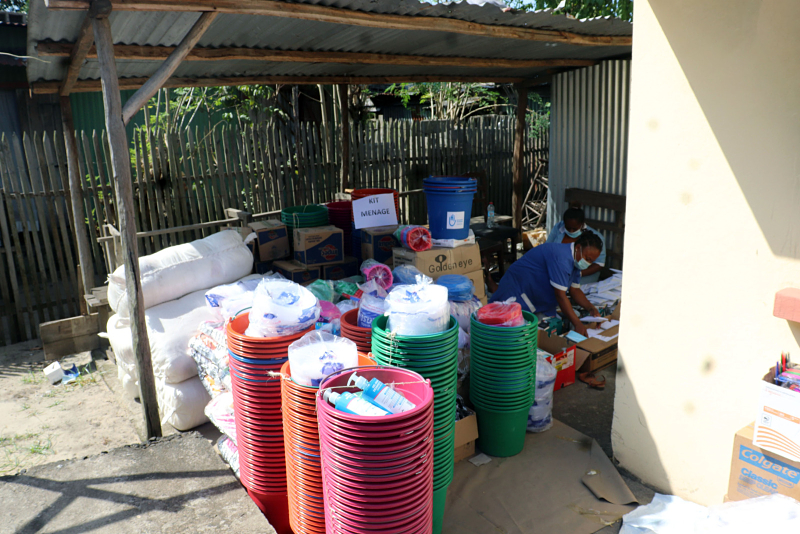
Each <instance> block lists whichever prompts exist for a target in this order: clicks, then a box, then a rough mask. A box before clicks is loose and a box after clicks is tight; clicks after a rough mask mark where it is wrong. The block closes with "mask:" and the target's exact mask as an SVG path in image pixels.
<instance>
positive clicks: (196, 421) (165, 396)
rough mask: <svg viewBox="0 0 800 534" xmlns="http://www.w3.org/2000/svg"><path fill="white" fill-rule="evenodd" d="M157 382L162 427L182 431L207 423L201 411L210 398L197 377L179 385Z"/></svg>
mask: <svg viewBox="0 0 800 534" xmlns="http://www.w3.org/2000/svg"><path fill="white" fill-rule="evenodd" d="M159 382H160V381H159V380H156V397H157V398H158V411H159V412H160V413H161V424H162V425H163V424H165V423H166V424H169V425H172V426H173V427H174V428H175V429H176V430H180V431H184V430H189V429H191V428H194V427H196V426H200V425H202V424H203V423H206V422H208V418H207V417H206V414H205V412H204V411H203V410H204V409H205V407H206V405H207V404H208V401H210V400H211V397H210V396H209V395H208V392H207V391H206V388H204V387H203V384H202V382H200V379H199V378H198V377H196V376H195V377H194V378H190V379H189V380H184V381H183V382H181V383H179V384H167V383H163V382H162V383H159Z"/></svg>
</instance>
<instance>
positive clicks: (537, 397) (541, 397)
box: [528, 354, 558, 432]
mask: <svg viewBox="0 0 800 534" xmlns="http://www.w3.org/2000/svg"><path fill="white" fill-rule="evenodd" d="M557 373H558V371H557V370H556V368H555V367H553V365H552V364H551V363H550V362H548V361H547V360H546V359H545V358H544V356H542V355H541V354H537V357H536V391H535V393H534V398H533V406H531V408H530V410H529V411H528V432H544V431H545V430H548V429H549V428H550V427H551V426H553V387H554V386H555V385H556V374H557Z"/></svg>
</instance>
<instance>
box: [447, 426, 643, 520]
mask: <svg viewBox="0 0 800 534" xmlns="http://www.w3.org/2000/svg"><path fill="white" fill-rule="evenodd" d="M591 472H594V473H596V474H591V475H590V474H588V473H591ZM584 480H585V482H584ZM590 487H591V488H592V489H590ZM592 491H595V492H597V494H598V496H596V495H595V494H594V493H592ZM602 499H612V500H614V501H616V502H617V503H619V504H613V503H610V502H608V501H606V500H602ZM626 502H635V498H634V496H633V494H632V493H631V491H630V489H629V488H628V487H627V485H626V484H625V482H624V481H623V480H622V477H621V476H620V475H619V473H618V472H617V470H616V469H615V468H614V466H613V464H612V463H611V461H610V460H609V459H608V458H607V457H606V456H605V454H603V452H602V449H600V446H599V445H597V443H596V442H594V440H592V439H591V438H589V437H587V436H585V435H584V434H581V433H580V432H578V431H577V430H575V429H573V428H570V427H568V426H567V425H565V424H563V423H561V422H559V421H553V427H552V428H551V429H550V430H548V431H547V432H543V433H541V434H528V435H527V436H526V440H525V449H524V450H523V452H522V453H521V454H519V455H518V456H514V457H512V458H492V461H491V463H488V464H486V465H482V466H480V467H475V466H474V465H472V464H471V463H469V462H459V463H458V464H456V469H455V476H454V478H453V483H452V484H451V485H450V489H449V491H448V492H447V508H446V510H445V516H444V529H443V532H444V534H486V533H487V532H497V533H501V532H502V533H504V534H530V533H534V532H535V533H536V534H564V533H566V532H569V533H570V534H591V533H593V532H597V531H598V530H600V529H601V528H603V527H605V526H607V525H610V524H612V523H614V522H615V521H617V520H618V519H620V518H621V517H622V516H623V515H625V514H626V513H628V512H630V511H631V510H633V509H634V508H635V506H631V505H626V504H621V503H626Z"/></svg>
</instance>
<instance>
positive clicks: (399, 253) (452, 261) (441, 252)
mask: <svg viewBox="0 0 800 534" xmlns="http://www.w3.org/2000/svg"><path fill="white" fill-rule="evenodd" d="M392 255H393V257H394V266H395V267H399V266H401V265H413V266H414V267H416V268H417V269H419V270H420V272H422V274H426V275H428V276H430V277H431V278H434V279H435V278H439V277H440V276H441V275H443V274H468V273H472V272H475V271H477V270H478V269H480V268H481V267H482V265H483V264H482V263H481V249H480V246H479V245H478V244H477V243H475V244H474V245H466V246H463V247H457V248H439V247H434V248H431V249H428V250H425V251H423V252H414V251H413V250H406V249H404V248H396V249H394V251H393V252H392Z"/></svg>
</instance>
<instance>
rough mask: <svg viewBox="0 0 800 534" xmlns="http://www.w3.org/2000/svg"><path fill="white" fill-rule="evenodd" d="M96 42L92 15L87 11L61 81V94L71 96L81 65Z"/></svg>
mask: <svg viewBox="0 0 800 534" xmlns="http://www.w3.org/2000/svg"><path fill="white" fill-rule="evenodd" d="M93 42H94V33H93V32H92V17H91V15H90V14H88V13H87V15H86V17H85V18H84V19H83V24H82V25H81V29H80V31H79V32H78V39H77V40H76V41H75V44H74V45H73V46H72V49H71V50H70V54H69V67H68V68H67V75H66V77H65V78H64V81H63V82H62V83H61V90H60V91H59V93H60V94H61V96H69V94H70V93H71V92H72V88H73V87H74V86H75V82H77V81H78V76H80V74H81V67H83V62H84V61H86V55H87V54H88V53H89V49H90V48H91V47H92V43H93Z"/></svg>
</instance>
